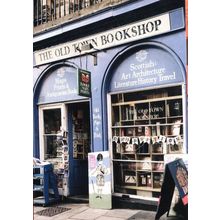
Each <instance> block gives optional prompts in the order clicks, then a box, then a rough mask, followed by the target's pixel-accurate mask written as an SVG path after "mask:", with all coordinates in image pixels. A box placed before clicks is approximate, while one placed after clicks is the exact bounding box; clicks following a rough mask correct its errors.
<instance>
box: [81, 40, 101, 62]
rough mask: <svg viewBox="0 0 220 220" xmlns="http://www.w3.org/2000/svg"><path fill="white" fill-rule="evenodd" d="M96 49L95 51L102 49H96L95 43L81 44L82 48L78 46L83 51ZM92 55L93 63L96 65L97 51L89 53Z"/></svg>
mask: <svg viewBox="0 0 220 220" xmlns="http://www.w3.org/2000/svg"><path fill="white" fill-rule="evenodd" d="M92 49H93V50H95V51H100V50H99V49H96V48H95V47H94V46H93V44H91V43H88V44H83V45H82V46H81V48H77V50H78V51H80V52H82V51H89V50H92ZM89 55H91V56H93V64H94V66H96V65H97V64H98V59H97V52H92V53H91V54H89Z"/></svg>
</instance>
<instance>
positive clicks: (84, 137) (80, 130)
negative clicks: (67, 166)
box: [72, 109, 89, 159]
mask: <svg viewBox="0 0 220 220" xmlns="http://www.w3.org/2000/svg"><path fill="white" fill-rule="evenodd" d="M72 120H73V121H72V123H73V128H72V129H73V131H72V132H73V158H75V159H86V158H87V157H88V151H89V123H88V121H89V119H88V118H86V114H85V112H84V109H79V110H77V111H76V112H74V113H73V117H72Z"/></svg>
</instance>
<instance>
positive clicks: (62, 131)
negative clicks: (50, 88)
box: [39, 101, 91, 196]
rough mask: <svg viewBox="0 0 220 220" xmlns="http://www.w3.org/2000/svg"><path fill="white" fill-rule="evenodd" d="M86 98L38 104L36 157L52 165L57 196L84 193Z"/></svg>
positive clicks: (87, 130) (87, 135) (87, 142)
mask: <svg viewBox="0 0 220 220" xmlns="http://www.w3.org/2000/svg"><path fill="white" fill-rule="evenodd" d="M89 104H90V103H89V101H83V102H76V103H68V104H66V103H62V104H50V105H44V106H40V107H39V127H40V159H41V160H46V161H48V162H50V163H52V164H53V166H54V172H55V173H56V175H57V179H58V190H59V194H60V195H64V196H72V195H88V153H89V152H90V151H91V134H90V130H91V129H90V105H89Z"/></svg>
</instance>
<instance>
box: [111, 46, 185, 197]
mask: <svg viewBox="0 0 220 220" xmlns="http://www.w3.org/2000/svg"><path fill="white" fill-rule="evenodd" d="M120 58H121V57H119V58H118V60H120V61H117V66H116V65H115V66H114V67H113V68H112V69H111V73H112V77H111V79H110V80H109V81H110V83H109V85H110V86H109V89H108V115H109V119H108V124H109V128H108V135H109V140H110V141H109V149H110V151H111V153H112V162H113V163H112V164H113V179H114V181H113V182H114V184H113V191H114V193H122V194H129V195H135V196H144V197H152V198H153V197H159V195H160V194H159V193H160V190H161V189H160V188H161V185H162V181H163V175H164V168H165V164H166V162H167V161H169V160H170V159H171V157H178V156H181V155H184V154H185V153H186V145H187V143H186V126H187V123H186V104H185V102H186V94H185V76H184V74H185V72H184V68H183V66H182V63H181V62H180V61H179V59H178V58H177V56H176V55H175V54H174V53H173V52H172V51H171V50H169V49H168V48H166V47H164V46H161V45H158V44H156V43H151V44H150V43H149V44H142V45H139V46H137V47H133V48H132V49H131V50H127V52H125V53H124V54H123V59H120Z"/></svg>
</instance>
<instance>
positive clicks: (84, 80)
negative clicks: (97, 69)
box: [78, 68, 91, 97]
mask: <svg viewBox="0 0 220 220" xmlns="http://www.w3.org/2000/svg"><path fill="white" fill-rule="evenodd" d="M78 95H80V96H86V97H91V73H90V72H89V71H87V70H83V69H80V68H79V69H78Z"/></svg>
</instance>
